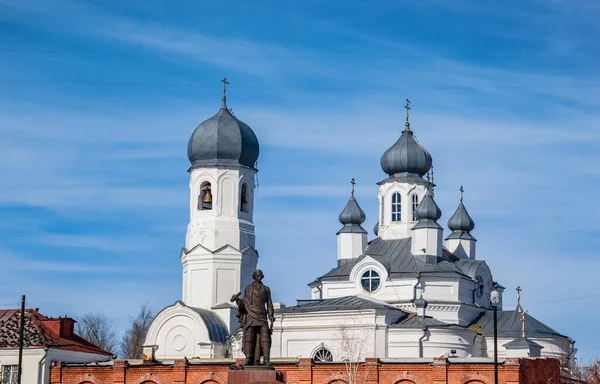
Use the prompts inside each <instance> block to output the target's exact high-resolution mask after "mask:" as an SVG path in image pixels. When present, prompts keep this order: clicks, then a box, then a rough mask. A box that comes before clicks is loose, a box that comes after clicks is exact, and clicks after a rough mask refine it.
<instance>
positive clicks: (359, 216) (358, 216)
mask: <svg viewBox="0 0 600 384" xmlns="http://www.w3.org/2000/svg"><path fill="white" fill-rule="evenodd" d="M366 219H367V216H366V215H365V213H364V212H363V210H362V209H361V208H360V206H359V205H358V203H357V202H356V199H355V198H354V195H352V196H350V199H349V200H348V204H346V207H345V208H344V210H343V211H342V213H340V217H339V220H340V223H342V224H344V225H346V224H359V225H360V224H362V223H364V222H365V220H366Z"/></svg>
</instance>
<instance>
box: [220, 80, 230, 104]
mask: <svg viewBox="0 0 600 384" xmlns="http://www.w3.org/2000/svg"><path fill="white" fill-rule="evenodd" d="M221 82H222V83H223V101H225V100H227V84H229V81H227V76H225V77H224V78H222V79H221Z"/></svg>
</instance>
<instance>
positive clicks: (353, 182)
mask: <svg viewBox="0 0 600 384" xmlns="http://www.w3.org/2000/svg"><path fill="white" fill-rule="evenodd" d="M350 184H352V196H354V184H356V181H354V177H353V178H352V181H351V182H350Z"/></svg>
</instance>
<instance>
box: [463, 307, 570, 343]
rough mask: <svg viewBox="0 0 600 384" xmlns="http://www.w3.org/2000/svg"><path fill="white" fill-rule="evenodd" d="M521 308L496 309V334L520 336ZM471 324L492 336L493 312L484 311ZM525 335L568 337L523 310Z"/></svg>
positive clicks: (485, 334) (553, 337) (484, 333)
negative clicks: (509, 309) (512, 309)
mask: <svg viewBox="0 0 600 384" xmlns="http://www.w3.org/2000/svg"><path fill="white" fill-rule="evenodd" d="M521 313H522V310H514V311H498V336H499V337H512V338H519V337H521ZM473 325H478V326H479V327H481V332H482V334H483V335H484V336H490V337H493V336H494V312H493V311H487V312H484V313H483V315H482V316H481V318H479V319H478V320H476V321H475V323H474V324H473ZM525 336H526V337H535V338H552V339H563V338H564V339H568V337H567V336H565V335H563V334H561V333H559V332H557V331H555V330H554V329H552V328H550V327H549V326H547V325H546V324H544V323H542V322H541V321H539V320H537V319H536V318H534V317H533V316H531V315H530V314H529V313H527V312H525Z"/></svg>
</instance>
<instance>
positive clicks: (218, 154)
mask: <svg viewBox="0 0 600 384" xmlns="http://www.w3.org/2000/svg"><path fill="white" fill-rule="evenodd" d="M225 80H226V79H225ZM226 100H227V98H226V96H225V95H223V103H222V105H221V109H220V110H219V111H218V112H217V113H216V114H215V115H214V116H213V117H211V118H209V119H207V120H205V121H203V122H202V123H201V124H200V125H199V126H198V128H196V130H195V131H194V133H192V136H191V137H190V141H189V142H188V159H189V160H190V163H191V164H192V167H196V166H205V165H242V166H246V167H250V168H255V164H256V160H257V159H258V153H259V145H258V139H257V138H256V135H255V134H254V131H252V129H251V128H250V127H249V126H248V124H246V123H244V122H243V121H241V120H239V119H238V118H236V117H235V116H233V115H232V114H231V112H230V111H229V109H227V104H226Z"/></svg>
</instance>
